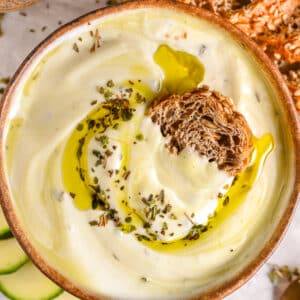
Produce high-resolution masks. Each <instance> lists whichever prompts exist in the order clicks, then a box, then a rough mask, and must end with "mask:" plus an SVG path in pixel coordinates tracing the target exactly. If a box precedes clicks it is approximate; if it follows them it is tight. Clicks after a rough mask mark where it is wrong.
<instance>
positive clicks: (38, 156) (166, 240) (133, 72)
mask: <svg viewBox="0 0 300 300" xmlns="http://www.w3.org/2000/svg"><path fill="white" fill-rule="evenodd" d="M160 47H164V48H160ZM160 49H163V50H164V51H167V52H165V53H167V54H170V53H173V54H174V53H178V51H181V52H184V53H186V54H187V55H191V56H193V57H194V58H195V59H198V60H199V68H200V67H201V65H202V67H203V74H202V75H201V76H200V75H199V76H198V77H197V78H199V84H200V85H201V84H207V85H209V86H210V87H211V88H212V89H215V90H218V91H220V92H221V93H222V94H224V95H225V96H227V97H230V98H231V99H232V101H233V102H234V105H235V107H236V110H238V111H239V112H240V113H242V114H243V115H244V116H245V118H246V120H247V122H248V124H249V126H250V128H251V130H252V132H253V134H254V136H255V139H256V140H257V141H258V142H257V145H258V146H257V148H256V150H255V151H256V152H255V153H254V154H253V161H252V163H253V167H252V169H251V170H250V169H249V170H248V173H251V172H252V173H251V174H252V175H251V176H252V177H251V176H250V175H249V176H250V177H249V176H248V175H247V174H244V175H241V176H240V177H239V178H242V179H243V178H246V179H247V178H248V179H249V182H248V181H247V182H246V181H245V182H239V181H238V180H239V179H237V183H236V185H232V184H234V182H235V180H236V179H235V178H233V176H230V175H229V174H227V173H226V172H224V171H220V170H219V169H218V167H217V165H216V164H215V163H209V162H208V160H207V159H206V158H203V157H199V156H198V155H197V154H195V153H193V152H192V151H191V150H190V149H185V150H184V151H182V152H181V153H180V154H179V155H178V156H177V155H174V154H173V155H172V154H170V153H169V152H168V150H167V149H166V147H165V144H166V138H164V137H163V136H162V135H161V133H160V129H159V127H158V126H157V125H154V124H153V123H152V121H151V120H150V118H149V117H147V115H145V112H146V110H147V104H148V103H149V101H151V100H152V99H153V98H154V97H155V95H157V94H158V93H159V92H160V90H161V88H162V87H163V86H164V82H166V75H167V74H168V73H167V72H164V70H163V67H162V66H161V65H159V63H157V60H155V59H154V58H155V55H156V54H160V53H162V52H159V51H163V50H160ZM168 51H169V52H168ZM176 51H177V52H176ZM163 53H164V52H163ZM165 59H169V57H168V56H165ZM189 59H191V58H190V56H189V58H188V59H187V60H186V61H187V62H188V61H189ZM184 70H185V69H184V68H183V73H184ZM171 73H172V72H171ZM175 74H176V72H175ZM169 75H170V73H169ZM181 75H182V74H176V76H181ZM176 76H174V77H175V79H174V80H175V81H176ZM184 76H185V75H183V77H184ZM187 76H190V75H187ZM171 77H172V76H171ZM200 77H201V78H200ZM184 78H185V77H184ZM170 80H173V79H172V78H171V79H170ZM197 83H198V82H197ZM120 95H121V96H122V99H123V98H124V99H126V101H128V103H129V106H130V105H131V104H132V103H133V102H134V106H130V107H132V110H131V108H130V109H129V110H128V107H127V106H126V107H124V106H123V104H120V105H121V108H120V111H121V113H118V116H117V117H116V120H113V121H110V123H109V126H108V125H105V126H104V125H103V128H102V127H101V126H102V125H101V126H100V125H99V126H100V129H99V127H98V128H97V126H96V124H95V122H96V123H97V120H99V118H100V117H99V116H100V115H101V116H102V114H103V111H102V110H103V107H104V105H108V104H109V103H110V102H109V100H111V99H113V100H114V99H115V98H116V97H121V96H120ZM107 103H108V104H107ZM109 105H110V104H109ZM123 112H125V113H124V114H123ZM8 117H9V123H8V124H9V126H7V129H6V135H5V145H6V150H5V151H6V152H5V153H6V163H7V176H8V178H9V183H10V188H11V192H12V194H13V198H14V199H13V200H14V204H15V206H16V208H17V212H18V217H19V218H20V220H21V222H22V224H23V226H24V228H25V229H26V233H27V234H28V236H29V237H30V240H31V241H32V243H33V245H34V247H36V249H37V250H38V251H39V253H41V255H42V257H43V258H44V259H45V260H46V261H47V262H48V263H49V264H50V265H51V266H53V267H54V268H55V269H57V270H58V271H59V272H60V273H62V274H63V275H64V276H65V277H66V278H68V279H69V280H71V281H72V282H74V283H75V284H76V285H78V286H81V287H83V288H84V289H86V290H87V291H89V292H91V293H92V294H95V295H96V296H99V295H107V296H111V297H113V298H114V299H115V298H117V299H119V298H120V299H162V298H166V299H168V298H172V299H173V298H174V299H176V298H179V299H181V298H182V297H184V296H188V295H191V294H192V293H194V292H197V291H199V290H201V289H202V290H203V289H207V288H209V287H210V286H211V285H212V284H214V285H215V284H216V283H219V282H223V281H224V280H226V279H228V278H230V277H231V276H232V274H234V272H237V270H239V268H241V267H242V266H243V265H245V264H246V263H247V262H249V259H250V258H251V257H250V256H251V255H253V253H257V251H259V250H260V249H259V247H258V245H261V244H262V241H265V240H266V239H267V238H268V237H269V235H270V233H271V232H272V229H273V226H274V222H273V223H272V224H273V225H270V224H271V222H270V220H271V219H274V218H275V219H276V218H278V216H276V215H273V209H274V208H275V207H276V206H277V205H285V203H286V201H287V199H288V198H289V196H290V190H291V186H289V185H288V184H285V185H284V183H283V182H282V178H283V177H284V176H285V178H286V181H285V182H286V183H287V182H289V180H288V178H290V177H292V172H293V168H292V167H291V165H290V162H291V159H290V157H289V156H288V153H289V141H288V138H287V137H285V136H284V134H283V132H282V129H281V128H282V127H283V126H284V119H283V117H282V116H281V114H280V112H279V108H278V104H277V101H276V99H275V98H274V95H273V93H272V91H271V90H270V88H269V84H268V82H267V81H266V79H265V78H264V76H263V74H262V73H261V72H260V71H259V67H258V66H257V65H256V64H255V63H254V61H253V60H252V59H251V58H250V57H249V55H248V54H247V52H246V51H245V49H244V48H243V47H242V46H241V45H239V44H238V43H237V42H236V41H234V40H233V39H232V38H231V37H230V36H229V35H228V34H227V33H225V32H224V31H223V30H221V29H219V28H217V27H215V26H213V25H211V24H209V23H207V22H206V21H201V20H199V19H196V18H194V17H192V16H188V15H186V14H183V13H178V12H175V11H171V10H167V9H157V8H148V9H137V10H131V11H127V12H122V13H116V14H114V15H111V16H106V17H103V18H101V19H99V20H95V21H93V22H91V24H86V25H84V26H81V27H79V28H77V29H76V30H74V31H72V32H70V33H68V34H67V35H66V36H65V37H62V38H60V39H59V40H57V41H56V42H55V43H54V45H52V46H51V48H48V49H46V50H45V52H44V53H43V54H42V55H41V57H40V58H39V59H38V60H37V61H36V63H35V64H34V66H33V67H32V68H31V69H30V70H28V76H27V78H26V80H24V81H23V82H21V83H20V84H19V87H18V89H17V92H16V94H15V96H14V100H13V109H12V110H11V113H10V115H9V116H8ZM101 118H102V117H101ZM101 120H102V119H101ZM91 121H92V122H91ZM116 124H117V125H116ZM101 128H102V129H103V130H102V129H101ZM93 130H94V133H93ZM97 130H100V131H101V130H102V131H101V132H98V131H97ZM89 132H92V134H90V133H89ZM74 145H76V147H75V146H74ZM78 145H79V146H78ZM74 149H75V150H76V151H75V152H74V151H73V150H74ZM72 151H73V152H72ZM259 158H260V160H259ZM255 172H256V173H255ZM247 176H248V177H247ZM240 180H241V179H240ZM290 184H292V183H290ZM91 186H92V189H94V194H93V193H92V192H91ZM97 187H98V190H97ZM234 187H236V188H235V190H234V191H232V190H231V189H232V188H233V189H234ZM242 187H245V189H244V190H237V189H238V188H242ZM99 188H100V189H101V190H99ZM95 189H96V190H95ZM230 193H231V194H233V195H239V197H237V196H235V197H233V198H232V199H229V198H228V199H227V198H226V195H227V194H229V195H231V194H230ZM96 194H97V197H96V196H94V197H93V195H96ZM220 194H221V196H220ZM99 195H100V196H99ZM102 196H103V197H102ZM99 197H100V198H101V199H99ZM224 197H225V198H224ZM279 197H280V198H281V199H280V202H279ZM282 199H283V200H282ZM104 200H105V201H104ZM155 201H156V202H155ZM107 203H108V204H107ZM153 203H155V204H153ZM282 203H283V204H282ZM107 205H108V206H107ZM216 212H217V213H216ZM107 215H109V217H107ZM141 219H142V221H141ZM149 223H151V224H150V229H149ZM275 223H276V222H275ZM145 224H146V225H145ZM195 225H196V226H198V227H197V231H196V233H195V231H193V230H194V226H195ZM261 228H264V231H263V232H262V231H261ZM149 231H150V234H149ZM198 233H200V234H199V236H198Z"/></svg>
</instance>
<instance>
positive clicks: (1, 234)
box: [0, 207, 11, 239]
mask: <svg viewBox="0 0 300 300" xmlns="http://www.w3.org/2000/svg"><path fill="white" fill-rule="evenodd" d="M9 235H11V234H10V229H9V226H8V224H7V223H6V220H5V217H4V215H3V212H2V209H1V207H0V239H4V238H8V237H9Z"/></svg>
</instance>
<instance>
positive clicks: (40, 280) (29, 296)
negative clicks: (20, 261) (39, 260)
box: [0, 262, 63, 300]
mask: <svg viewBox="0 0 300 300" xmlns="http://www.w3.org/2000/svg"><path fill="white" fill-rule="evenodd" d="M0 290H1V291H2V293H3V294H4V295H5V296H7V297H8V298H9V299H12V300H51V299H55V298H56V297H57V296H59V295H60V294H61V293H62V292H63V290H62V289H61V288H60V287H58V286H57V285H56V284H55V283H54V282H52V281H51V280H50V279H48V278H47V277H46V276H45V275H44V274H43V273H42V272H40V270H39V269H37V268H36V267H35V266H34V265H33V263H32V262H28V263H26V264H25V265H24V266H23V267H22V268H20V269H19V270H18V271H17V272H15V273H12V274H9V275H2V276H0Z"/></svg>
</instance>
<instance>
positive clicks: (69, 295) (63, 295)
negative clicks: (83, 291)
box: [55, 292, 79, 300]
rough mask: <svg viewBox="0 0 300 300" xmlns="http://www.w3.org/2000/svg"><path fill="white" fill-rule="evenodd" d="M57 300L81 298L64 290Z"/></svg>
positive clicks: (77, 299)
mask: <svg viewBox="0 0 300 300" xmlns="http://www.w3.org/2000/svg"><path fill="white" fill-rule="evenodd" d="M55 300H79V298H77V297H75V296H73V295H71V294H69V293H67V292H63V293H62V294H61V295H60V296H58V297H57V298H55Z"/></svg>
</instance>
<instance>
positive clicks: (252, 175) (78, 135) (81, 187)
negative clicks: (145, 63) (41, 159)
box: [62, 45, 274, 252]
mask: <svg viewBox="0 0 300 300" xmlns="http://www.w3.org/2000/svg"><path fill="white" fill-rule="evenodd" d="M154 61H155V62H156V63H157V64H158V65H159V66H160V67H161V69H162V71H163V73H164V75H165V76H164V81H163V82H162V83H161V87H160V90H159V91H158V92H157V93H154V92H153V91H152V90H151V89H150V88H149V87H148V86H147V85H145V84H143V83H142V82H141V81H140V80H130V81H126V82H122V83H120V84H119V88H125V89H126V88H127V89H128V88H129V89H131V90H132V91H133V92H132V94H131V95H130V97H129V98H128V99H120V101H121V102H116V103H117V108H118V109H119V110H120V111H122V109H125V108H126V109H127V110H129V111H130V112H134V110H135V108H136V107H137V106H138V105H140V104H141V103H140V101H138V99H140V98H141V97H142V98H144V99H145V101H146V102H149V101H151V100H152V99H154V98H155V97H159V96H163V95H165V94H170V93H171V94H175V93H179V94H180V93H183V92H185V91H186V90H190V89H193V88H195V87H197V85H198V84H199V82H201V81H202V79H203V77H204V67H203V65H202V63H201V62H200V61H199V60H198V59H197V58H196V57H195V56H193V55H191V54H188V53H185V52H183V51H174V50H173V49H172V48H170V47H169V46H167V45H161V46H160V47H159V48H158V49H157V51H156V52H155V54H154ZM122 101H124V103H122ZM116 103H115V102H114V101H105V102H103V103H101V104H100V105H99V106H98V107H96V108H95V109H94V110H93V111H92V112H91V113H90V114H89V115H88V116H87V117H86V118H85V119H84V120H82V121H81V122H80V123H79V124H78V125H77V128H76V129H75V130H74V131H73V132H72V134H71V136H70V138H69V139H68V141H67V143H66V146H65V150H64V155H63V161H62V170H63V180H64V186H65V188H66V190H67V191H68V192H69V193H70V195H71V196H72V198H73V199H74V204H75V205H76V207H77V208H79V209H81V210H88V209H91V208H93V209H100V210H104V211H105V210H107V209H109V201H108V199H107V196H106V193H105V191H103V190H101V188H100V185H95V184H94V182H93V180H92V179H91V177H90V174H89V165H88V160H87V158H88V151H89V150H88V146H89V144H90V142H91V140H92V139H94V138H95V136H96V135H99V134H104V133H105V131H106V129H107V128H109V127H114V126H115V125H119V124H122V122H126V121H129V120H130V119H128V120H127V119H125V120H124V119H122V117H120V114H118V116H116V115H113V113H112V112H113V111H114V110H115V107H114V105H116ZM124 104H125V106H124ZM135 122H136V124H134V125H135V127H136V128H137V129H138V128H139V124H140V122H141V120H135ZM253 144H254V151H253V154H252V161H251V165H250V166H249V167H248V168H247V169H246V170H245V171H244V172H242V173H241V174H239V175H238V176H237V178H236V180H234V184H233V185H232V186H231V187H230V189H229V190H228V192H227V193H226V194H225V195H224V196H222V197H221V198H219V202H218V206H217V209H216V211H215V215H214V216H213V217H211V218H210V219H209V221H208V224H206V225H194V226H193V227H192V228H191V229H190V231H189V232H188V234H187V235H186V236H185V237H184V238H182V239H178V240H172V241H168V242H164V241H163V240H158V239H157V238H155V237H154V236H155V235H154V234H151V230H150V229H149V230H147V233H148V234H149V236H148V235H147V236H143V235H139V234H136V237H137V238H138V240H139V241H140V242H142V243H143V244H144V245H146V246H147V247H149V248H151V249H153V250H156V251H168V252H170V251H178V250H180V249H183V248H186V247H187V246H188V247H193V246H194V245H196V244H197V243H199V242H200V241H201V239H202V237H204V236H205V235H206V234H207V232H208V231H212V230H214V229H215V228H216V227H218V226H220V225H221V224H222V223H223V222H224V220H226V219H227V218H228V216H229V215H230V214H231V213H232V212H233V211H235V210H236V209H238V207H239V206H240V205H241V204H242V203H243V201H244V200H245V198H246V196H247V194H248V192H249V191H250V189H251V187H252V186H253V184H254V183H255V182H256V181H257V179H258V177H259V175H260V172H261V170H262V167H263V164H264V162H265V160H266V158H267V156H268V155H269V153H270V152H271V151H272V149H273V147H274V141H273V138H272V136H271V135H270V134H265V135H264V136H263V137H261V138H259V139H258V138H255V137H253ZM120 145H121V150H122V161H121V166H120V169H119V172H118V174H117V175H114V177H113V178H112V182H116V181H120V180H121V179H122V176H123V175H124V172H126V171H127V168H128V165H129V161H130V155H131V146H130V145H129V144H128V143H122V142H120ZM113 192H114V196H115V197H116V200H117V207H118V210H120V211H121V212H122V214H123V215H124V216H125V222H123V223H118V224H117V227H118V228H119V229H120V230H122V231H123V232H125V233H131V232H133V231H135V229H137V228H138V227H140V226H144V225H145V223H146V220H145V219H144V217H143V216H142V215H141V214H140V213H139V212H137V211H136V210H134V209H132V208H131V207H130V205H129V204H128V202H129V201H128V193H127V187H126V185H125V187H124V189H123V190H120V189H119V187H118V186H117V185H116V184H113ZM95 201H96V202H97V203H96V204H97V205H95V204H94V202H95ZM126 218H127V220H130V222H126Z"/></svg>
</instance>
